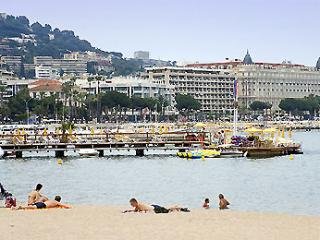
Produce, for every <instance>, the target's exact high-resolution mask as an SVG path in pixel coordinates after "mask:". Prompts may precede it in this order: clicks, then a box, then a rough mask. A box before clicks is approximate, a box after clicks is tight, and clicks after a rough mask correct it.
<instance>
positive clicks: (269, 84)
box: [188, 52, 320, 110]
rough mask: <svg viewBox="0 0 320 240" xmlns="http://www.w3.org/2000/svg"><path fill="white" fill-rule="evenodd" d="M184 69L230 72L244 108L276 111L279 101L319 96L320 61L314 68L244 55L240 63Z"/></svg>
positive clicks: (193, 65)
mask: <svg viewBox="0 0 320 240" xmlns="http://www.w3.org/2000/svg"><path fill="white" fill-rule="evenodd" d="M188 67H196V68H203V69H214V70H216V69H221V71H223V70H229V71H231V74H232V75H234V76H235V77H236V79H237V82H238V100H239V106H242V107H247V108H248V107H249V105H250V103H252V102H253V101H263V102H269V103H271V104H272V106H273V107H272V108H273V109H274V110H277V109H279V107H278V105H279V103H280V101H281V99H284V98H303V97H306V96H309V95H310V94H314V95H320V58H319V60H318V62H317V64H316V67H307V66H304V65H300V64H292V63H290V62H283V63H281V64H278V63H263V62H253V61H252V59H251V56H250V54H249V53H248V52H247V54H246V56H245V58H244V60H243V61H241V60H238V59H236V60H233V61H226V62H220V63H203V64H199V63H197V64H190V65H188Z"/></svg>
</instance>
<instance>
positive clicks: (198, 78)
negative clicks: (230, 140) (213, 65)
mask: <svg viewBox="0 0 320 240" xmlns="http://www.w3.org/2000/svg"><path fill="white" fill-rule="evenodd" d="M143 77H144V78H146V79H149V80H150V81H153V82H157V83H159V84H166V85H172V86H174V88H175V92H176V93H181V94H189V95H191V96H193V97H194V98H195V99H196V100H198V101H199V102H200V103H201V111H203V112H220V113H222V112H225V111H226V110H229V111H232V110H233V105H234V99H233V83H234V79H235V77H234V75H233V74H232V73H231V72H230V71H228V70H219V69H201V68H191V67H159V68H156V67H155V68H147V70H146V73H145V74H143Z"/></svg>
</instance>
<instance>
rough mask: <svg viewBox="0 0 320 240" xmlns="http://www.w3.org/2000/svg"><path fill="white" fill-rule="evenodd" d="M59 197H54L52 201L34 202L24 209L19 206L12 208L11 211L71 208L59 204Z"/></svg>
mask: <svg viewBox="0 0 320 240" xmlns="http://www.w3.org/2000/svg"><path fill="white" fill-rule="evenodd" d="M60 201H61V197H60V196H56V197H55V198H54V200H46V201H44V202H36V203H34V204H33V205H28V206H26V207H22V206H19V207H17V208H12V210H34V209H44V208H67V209H69V208H71V206H68V205H65V204H62V203H60Z"/></svg>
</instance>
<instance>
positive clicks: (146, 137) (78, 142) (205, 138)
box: [0, 132, 211, 158]
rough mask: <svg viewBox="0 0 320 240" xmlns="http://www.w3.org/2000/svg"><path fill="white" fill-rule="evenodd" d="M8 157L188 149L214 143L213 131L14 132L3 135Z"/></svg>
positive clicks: (138, 153) (143, 153)
mask: <svg viewBox="0 0 320 240" xmlns="http://www.w3.org/2000/svg"><path fill="white" fill-rule="evenodd" d="M0 139H2V142H3V143H2V144H1V148H2V150H3V151H4V157H5V156H10V155H14V156H15V157H17V158H22V157H24V155H25V153H27V152H29V153H34V154H35V156H37V153H41V155H42V156H43V155H46V152H48V153H49V152H52V151H53V152H54V156H55V157H59V158H60V157H64V156H65V153H66V152H67V151H73V152H75V153H76V152H77V151H79V150H80V149H94V150H96V151H98V153H99V156H100V157H102V156H105V155H106V153H113V152H115V153H117V152H118V151H119V150H124V151H135V155H136V156H144V155H145V152H152V151H154V150H157V151H162V152H164V153H165V152H169V151H175V152H178V151H185V150H186V149H189V148H190V147H193V146H208V145H210V144H211V133H209V132H169V133H118V132H116V133H93V134H76V133H72V134H69V133H67V134H52V133H50V134H45V135H43V134H42V135H39V134H27V133H26V134H11V135H0Z"/></svg>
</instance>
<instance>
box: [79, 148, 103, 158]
mask: <svg viewBox="0 0 320 240" xmlns="http://www.w3.org/2000/svg"><path fill="white" fill-rule="evenodd" d="M79 155H80V156H82V157H96V156H98V155H99V152H98V151H97V150H96V149H93V148H84V149H79Z"/></svg>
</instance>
